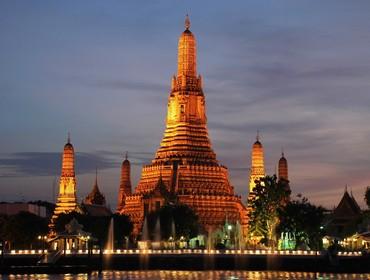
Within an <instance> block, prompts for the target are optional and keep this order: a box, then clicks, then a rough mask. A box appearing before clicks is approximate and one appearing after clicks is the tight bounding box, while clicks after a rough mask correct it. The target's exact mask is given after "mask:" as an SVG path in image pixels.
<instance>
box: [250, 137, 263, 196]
mask: <svg viewBox="0 0 370 280" xmlns="http://www.w3.org/2000/svg"><path fill="white" fill-rule="evenodd" d="M264 176H265V163H264V155H263V146H262V144H261V142H260V134H259V131H258V130H257V136H256V142H254V144H253V146H252V155H251V168H250V174H249V193H252V192H253V189H254V188H255V186H256V183H255V181H256V180H259V179H260V178H262V177H264Z"/></svg>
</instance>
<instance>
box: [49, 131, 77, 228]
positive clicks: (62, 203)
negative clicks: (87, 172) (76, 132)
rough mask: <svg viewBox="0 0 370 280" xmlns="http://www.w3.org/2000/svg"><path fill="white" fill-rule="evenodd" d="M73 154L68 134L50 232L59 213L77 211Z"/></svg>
mask: <svg viewBox="0 0 370 280" xmlns="http://www.w3.org/2000/svg"><path fill="white" fill-rule="evenodd" d="M77 207H78V205H77V195H76V176H75V153H74V148H73V145H72V144H71V139H70V135H69V133H68V139H67V143H66V144H65V145H64V149H63V155H62V170H61V176H60V181H59V195H58V199H57V203H56V207H55V210H54V215H53V217H52V219H51V222H50V225H49V227H50V229H51V232H54V222H55V219H56V218H57V217H58V215H59V214H61V213H68V212H72V211H75V210H76V209H77Z"/></svg>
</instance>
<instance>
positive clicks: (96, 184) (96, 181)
mask: <svg viewBox="0 0 370 280" xmlns="http://www.w3.org/2000/svg"><path fill="white" fill-rule="evenodd" d="M95 186H98V168H97V167H96V168H95Z"/></svg>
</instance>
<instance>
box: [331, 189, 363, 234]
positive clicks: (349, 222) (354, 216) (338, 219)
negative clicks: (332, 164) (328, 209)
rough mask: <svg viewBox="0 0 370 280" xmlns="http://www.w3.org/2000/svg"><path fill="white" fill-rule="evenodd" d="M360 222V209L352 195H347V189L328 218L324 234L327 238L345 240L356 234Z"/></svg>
mask: <svg viewBox="0 0 370 280" xmlns="http://www.w3.org/2000/svg"><path fill="white" fill-rule="evenodd" d="M360 222H361V209H360V206H359V205H358V203H357V202H356V200H355V198H354V197H353V195H352V194H349V193H348V191H347V187H346V189H345V191H344V194H343V197H342V199H341V200H340V202H339V204H338V206H337V207H336V208H335V209H334V210H333V212H332V214H331V215H330V216H329V220H328V222H327V226H326V233H327V235H329V236H334V237H337V238H340V239H342V238H345V237H348V236H351V235H353V234H354V233H355V232H357V229H358V226H359V224H360Z"/></svg>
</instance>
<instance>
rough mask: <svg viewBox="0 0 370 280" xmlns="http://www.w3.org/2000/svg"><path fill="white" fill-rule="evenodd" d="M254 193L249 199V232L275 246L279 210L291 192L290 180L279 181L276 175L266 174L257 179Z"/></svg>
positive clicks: (266, 243) (265, 242)
mask: <svg viewBox="0 0 370 280" xmlns="http://www.w3.org/2000/svg"><path fill="white" fill-rule="evenodd" d="M253 193H254V195H253V196H250V197H249V200H248V206H249V207H251V209H252V211H250V213H249V234H250V236H259V237H262V239H261V241H262V242H263V243H264V244H265V245H268V246H275V244H276V232H275V229H276V226H277V224H278V222H279V211H281V209H282V208H283V207H284V205H285V204H286V201H288V199H289V196H290V193H291V191H290V188H289V185H288V182H287V181H284V180H280V181H277V178H276V175H274V176H266V177H263V178H261V179H260V180H258V181H256V187H255V188H254V189H253Z"/></svg>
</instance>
